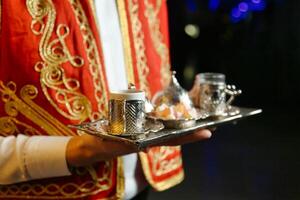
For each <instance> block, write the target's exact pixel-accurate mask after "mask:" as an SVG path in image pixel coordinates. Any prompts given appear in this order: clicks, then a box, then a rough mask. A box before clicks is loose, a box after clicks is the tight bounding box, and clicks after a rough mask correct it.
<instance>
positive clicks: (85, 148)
mask: <svg viewBox="0 0 300 200" xmlns="http://www.w3.org/2000/svg"><path fill="white" fill-rule="evenodd" d="M210 137H211V131H210V130H207V129H201V130H198V131H196V132H194V133H193V134H190V135H186V136H182V137H178V138H174V139H171V140H169V141H168V142H164V143H161V144H159V145H157V146H178V145H183V144H187V143H192V142H197V141H202V140H206V139H209V138H210ZM137 152H138V151H137V149H136V147H135V146H134V145H132V144H126V143H121V142H116V141H109V140H103V139H101V138H99V137H95V136H91V135H88V134H85V135H82V136H75V137H73V138H72V139H71V140H70V141H69V143H68V145H67V151H66V158H67V162H68V164H69V165H70V166H73V167H79V166H87V165H90V164H93V163H96V162H99V161H105V160H111V159H113V158H116V157H118V156H122V155H126V154H130V153H137Z"/></svg>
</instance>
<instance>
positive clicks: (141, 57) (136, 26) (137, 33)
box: [128, 0, 150, 94]
mask: <svg viewBox="0 0 300 200" xmlns="http://www.w3.org/2000/svg"><path fill="white" fill-rule="evenodd" d="M128 7H129V15H130V20H131V26H132V34H133V42H134V49H135V54H136V65H137V67H136V68H137V71H138V77H139V83H140V89H141V90H144V91H145V92H146V94H150V89H149V83H148V80H147V77H148V75H149V66H148V64H147V57H146V54H145V49H146V48H145V44H144V33H143V30H142V23H141V21H140V19H139V2H138V0H128Z"/></svg>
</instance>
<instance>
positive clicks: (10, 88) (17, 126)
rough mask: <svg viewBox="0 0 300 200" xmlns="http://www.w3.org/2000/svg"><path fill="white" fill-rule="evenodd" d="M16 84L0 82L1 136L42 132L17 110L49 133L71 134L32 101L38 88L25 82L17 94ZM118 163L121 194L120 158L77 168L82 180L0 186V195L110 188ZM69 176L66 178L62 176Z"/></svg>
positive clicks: (44, 195) (68, 194)
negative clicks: (0, 104) (3, 114)
mask: <svg viewBox="0 0 300 200" xmlns="http://www.w3.org/2000/svg"><path fill="white" fill-rule="evenodd" d="M17 91H18V90H17V86H16V84H15V83H14V82H9V83H7V84H6V85H5V84H4V83H3V82H1V81H0V96H1V100H2V101H3V102H4V108H5V112H6V113H7V115H8V116H6V117H1V118H0V134H1V135H3V136H8V135H17V134H19V133H22V134H26V135H42V134H41V132H40V131H39V130H37V129H35V128H34V127H32V126H30V125H28V124H26V123H24V122H21V121H19V120H18V119H17V116H18V114H19V113H21V114H22V115H24V116H25V117H26V118H28V119H30V120H32V121H33V122H34V123H35V124H36V125H37V126H38V127H41V128H42V129H43V131H45V132H47V133H48V134H49V135H72V134H74V133H72V132H71V130H69V129H68V128H67V127H66V126H64V125H63V124H61V123H60V122H59V121H58V120H56V119H55V118H53V117H52V116H51V115H50V114H49V113H47V112H46V111H45V110H44V109H42V108H41V107H39V106H38V105H37V104H35V103H34V102H33V99H35V98H36V97H37V95H38V90H37V88H36V87H35V86H33V85H25V86H23V87H22V88H21V89H20V95H19V96H18V95H17V94H16V93H17ZM115 165H118V177H117V179H118V180H117V181H118V187H119V188H118V189H119V190H118V193H117V196H121V195H122V191H123V190H124V183H123V182H124V178H123V175H122V174H123V166H122V161H118V162H116V161H115V162H113V161H111V162H109V161H107V162H105V163H104V164H103V166H102V167H103V168H102V170H101V172H100V173H99V172H97V171H96V169H95V168H94V167H87V168H78V169H76V174H77V175H78V176H82V177H83V179H84V181H82V182H80V183H79V182H78V183H77V182H74V181H63V182H61V181H58V182H59V183H56V182H55V181H48V182H45V181H40V182H43V183H44V184H41V183H38V182H39V181H37V182H36V183H20V184H14V185H9V186H0V199H1V198H5V199H7V198H13V199H17V198H31V199H69V198H75V199H76V198H80V197H84V196H88V195H93V194H97V193H99V192H101V191H105V190H108V189H111V187H112V182H111V180H112V175H113V173H112V172H113V169H114V168H116V166H115ZM66 179H69V177H66Z"/></svg>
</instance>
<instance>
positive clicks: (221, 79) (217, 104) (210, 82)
mask: <svg viewBox="0 0 300 200" xmlns="http://www.w3.org/2000/svg"><path fill="white" fill-rule="evenodd" d="M195 84H198V85H200V92H199V106H200V109H201V111H203V112H204V113H207V114H208V115H209V116H222V115H227V114H228V110H229V108H230V104H231V102H232V101H233V99H234V98H235V96H237V95H239V94H241V90H236V88H235V86H234V85H226V77H225V75H224V74H221V73H200V74H198V75H197V76H196V83H195ZM227 94H228V95H230V98H229V99H228V101H227V100H226V99H227Z"/></svg>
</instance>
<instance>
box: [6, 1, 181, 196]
mask: <svg viewBox="0 0 300 200" xmlns="http://www.w3.org/2000/svg"><path fill="white" fill-rule="evenodd" d="M117 5H118V12H119V17H120V23H121V29H122V37H123V41H124V44H123V46H124V52H125V57H126V71H127V76H128V79H129V81H130V82H132V83H135V84H136V85H137V87H138V88H140V89H142V90H145V91H146V92H147V94H149V96H150V97H151V96H152V95H153V94H154V93H155V92H157V91H158V90H160V89H162V88H163V87H164V86H165V85H166V84H167V83H168V82H169V79H170V64H169V49H168V45H169V44H168V29H167V27H168V26H167V8H166V2H165V0H143V1H139V0H117ZM97 29H98V27H97V23H96V20H95V10H94V5H93V0H23V1H19V0H0V52H1V53H0V98H1V99H0V135H3V136H8V135H17V134H21V133H22V134H26V135H63V136H70V135H76V134H78V133H76V132H74V130H71V129H69V128H68V127H67V126H66V125H68V124H78V123H82V122H85V121H91V120H96V119H100V118H103V117H105V116H106V114H107V101H108V92H107V91H108V86H107V81H106V77H105V66H104V62H103V55H102V51H101V41H100V40H99V37H98V34H99V33H98V30H97ZM140 158H141V162H142V166H143V170H144V174H145V176H146V179H147V180H148V181H149V183H150V184H151V185H152V186H153V187H154V188H155V189H156V190H159V191H161V190H165V189H168V188H170V187H172V186H174V185H176V184H177V183H179V182H181V181H182V179H183V176H184V175H183V169H182V160H181V153H180V148H179V147H155V148H152V149H151V150H150V151H149V153H147V154H145V153H140ZM123 193H124V177H123V167H122V160H121V159H115V160H112V161H107V162H102V163H99V164H98V165H95V166H90V167H86V168H78V169H76V170H75V172H74V174H73V175H72V176H70V177H62V178H50V179H44V180H38V181H31V182H27V183H21V184H15V185H9V186H0V199H122V196H123Z"/></svg>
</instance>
